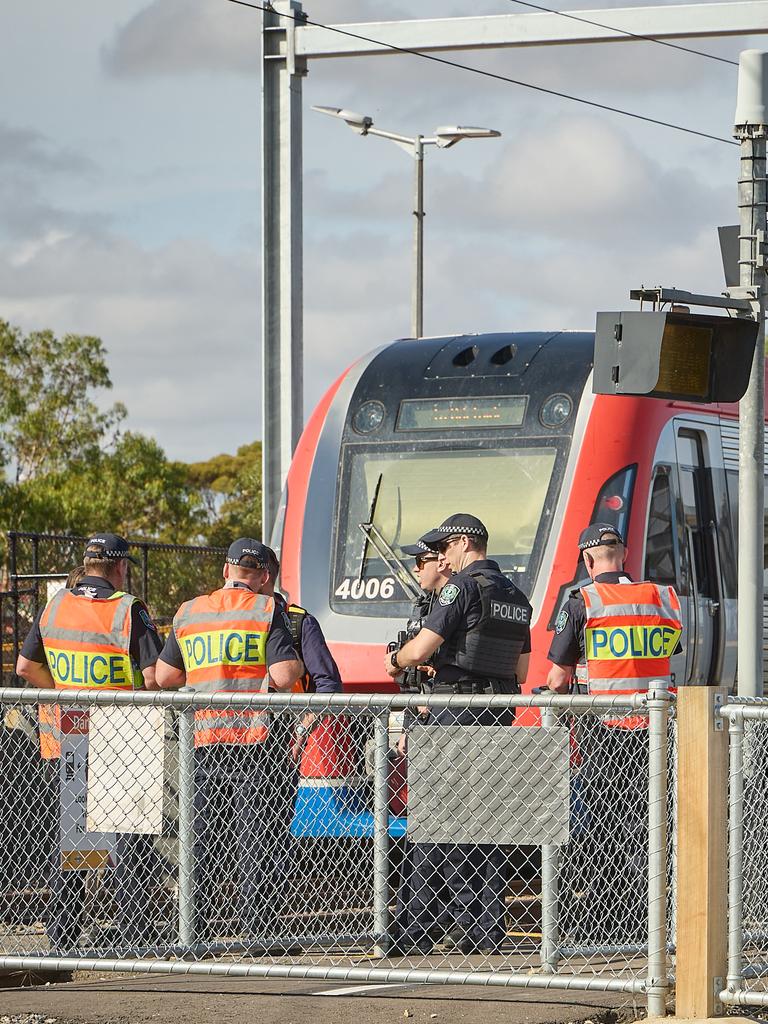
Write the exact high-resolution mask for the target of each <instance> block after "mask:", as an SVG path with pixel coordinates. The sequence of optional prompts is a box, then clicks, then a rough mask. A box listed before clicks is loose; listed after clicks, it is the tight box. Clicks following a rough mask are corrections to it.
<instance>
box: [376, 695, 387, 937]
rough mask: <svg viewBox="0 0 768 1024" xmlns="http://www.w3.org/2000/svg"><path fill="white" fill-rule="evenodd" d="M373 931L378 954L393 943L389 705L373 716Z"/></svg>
mask: <svg viewBox="0 0 768 1024" xmlns="http://www.w3.org/2000/svg"><path fill="white" fill-rule="evenodd" d="M373 743H374V747H373V933H374V936H375V950H374V951H375V955H376V956H379V957H383V956H386V954H387V947H388V945H389V709H388V708H383V709H379V710H377V712H376V714H375V715H374V719H373Z"/></svg>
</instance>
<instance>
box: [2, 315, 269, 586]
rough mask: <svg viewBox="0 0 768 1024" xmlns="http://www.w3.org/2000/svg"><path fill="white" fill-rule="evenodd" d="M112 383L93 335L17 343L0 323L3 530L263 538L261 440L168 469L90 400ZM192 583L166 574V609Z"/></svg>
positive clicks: (116, 414)
mask: <svg viewBox="0 0 768 1024" xmlns="http://www.w3.org/2000/svg"><path fill="white" fill-rule="evenodd" d="M111 386H112V382H111V379H110V375H109V370H108V367H107V362H106V350H105V348H104V345H103V344H102V342H101V341H100V340H99V339H98V338H93V337H85V336H80V335H73V334H68V335H65V336H64V337H63V338H60V339H59V338H57V337H55V335H54V334H53V333H52V332H51V331H36V332H32V333H30V334H27V335H23V334H22V332H21V331H20V330H19V329H18V328H17V327H13V326H11V325H10V324H8V323H6V322H5V321H3V320H0V524H1V526H2V528H3V529H11V530H17V531H23V532H34V533H56V534H62V533H66V534H69V533H71V534H77V535H87V534H89V533H91V532H92V531H93V530H94V529H109V530H114V531H116V532H118V533H121V534H123V535H124V536H126V537H129V538H132V539H139V538H144V539H148V540H149V539H151V540H156V541H163V542H165V543H171V544H210V545H213V546H217V547H218V546H221V547H226V546H227V545H228V544H229V543H230V541H231V540H232V539H233V538H234V537H238V536H244V535H245V536H256V537H258V536H260V535H261V442H259V441H256V442H254V443H252V444H248V445H243V446H242V447H241V448H239V449H238V451H237V454H236V455H227V454H221V455H216V456H214V457H213V458H211V459H207V460H205V461H203V462H195V463H192V464H190V465H187V464H185V463H182V462H174V461H172V460H170V459H168V458H167V457H166V455H165V453H164V451H163V449H162V448H161V447H160V445H159V444H158V443H157V442H156V441H155V440H153V439H152V438H149V437H146V436H144V435H142V434H137V433H131V432H127V433H125V434H120V433H119V432H118V427H119V424H120V422H121V421H122V420H123V419H124V417H125V415H126V410H125V408H124V407H123V406H122V405H121V404H119V403H116V404H114V405H112V406H110V408H108V409H107V410H106V411H102V409H101V408H100V407H99V405H98V404H97V402H96V401H95V399H94V393H96V394H97V393H98V392H99V391H101V390H103V389H109V388H111ZM3 469H5V470H6V475H7V474H10V479H6V475H4V474H3ZM173 561H174V560H173V559H171V560H170V562H169V566H170V564H171V562H173ZM176 562H178V559H176ZM197 575H198V570H197V569H196V568H195V567H194V566H192V565H190V566H189V572H188V573H186V574H185V573H183V572H182V573H181V574H180V573H179V568H178V565H177V567H176V568H175V569H174V570H173V573H170V568H169V575H168V580H167V582H168V586H167V592H168V595H169V601H171V603H172V602H173V601H175V600H176V597H177V595H178V594H179V593H181V592H184V596H185V597H188V596H190V593H189V592H188V591H189V587H190V586H192V585H193V582H194V581H195V580H196V579H197Z"/></svg>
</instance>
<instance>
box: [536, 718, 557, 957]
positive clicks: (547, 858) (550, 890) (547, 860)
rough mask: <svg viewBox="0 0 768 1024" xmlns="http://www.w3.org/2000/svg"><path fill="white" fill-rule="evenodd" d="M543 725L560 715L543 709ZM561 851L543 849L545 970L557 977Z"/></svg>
mask: <svg viewBox="0 0 768 1024" xmlns="http://www.w3.org/2000/svg"><path fill="white" fill-rule="evenodd" d="M541 724H542V726H543V727H544V728H554V727H555V726H556V725H557V713H556V712H555V711H554V710H553V709H552V708H543V709H542V712H541ZM559 856H560V848H559V847H558V846H554V845H553V844H551V843H545V844H543V845H542V847H541V949H540V958H541V970H542V973H543V974H555V973H556V972H557V965H558V962H559V960H560V949H559V928H558V910H559V905H558V868H559Z"/></svg>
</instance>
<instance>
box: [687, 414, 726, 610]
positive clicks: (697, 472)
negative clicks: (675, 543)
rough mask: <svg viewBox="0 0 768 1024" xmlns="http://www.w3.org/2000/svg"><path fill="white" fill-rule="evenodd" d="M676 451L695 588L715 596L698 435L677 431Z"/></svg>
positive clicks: (709, 517) (708, 510)
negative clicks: (694, 574) (694, 575)
mask: <svg viewBox="0 0 768 1024" xmlns="http://www.w3.org/2000/svg"><path fill="white" fill-rule="evenodd" d="M677 452H678V458H679V460H680V492H681V497H682V501H683V508H684V514H685V527H686V531H687V532H688V536H689V538H690V547H691V557H692V559H693V568H694V570H695V573H696V590H697V592H698V595H699V596H700V597H708V598H716V597H717V596H718V594H719V586H718V581H717V578H716V566H715V564H714V558H713V557H712V552H711V543H709V542H708V533H709V524H710V523H711V522H713V520H714V516H713V512H712V497H711V487H710V486H709V480H708V478H707V474H706V470H705V468H704V453H703V451H702V445H701V438H700V437H699V435H698V434H697V433H694V432H693V431H686V430H681V431H680V433H679V434H678V438H677Z"/></svg>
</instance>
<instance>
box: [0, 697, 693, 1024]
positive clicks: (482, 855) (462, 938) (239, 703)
mask: <svg viewBox="0 0 768 1024" xmlns="http://www.w3.org/2000/svg"><path fill="white" fill-rule="evenodd" d="M40 705H46V706H49V707H50V706H53V708H54V709H55V713H56V716H57V724H58V729H59V736H60V739H61V756H60V757H59V758H58V759H57V760H55V761H50V760H49V761H47V762H41V761H40V759H39V757H38V756H37V752H36V747H35V746H34V719H35V717H36V715H37V709H38V706H40ZM420 708H421V709H424V708H426V709H427V710H428V714H426V715H425V714H423V713H420V712H419V709H420ZM0 710H2V711H4V712H5V713H6V715H7V714H8V713H9V712H11V711H13V712H14V713H15V714H17V715H19V716H22V717H24V719H25V720H26V721H27V722H28V723H30V725H31V726H32V728H31V729H30V730H29V731H28V732H27V733H24V734H23V735H24V737H25V740H26V744H27V748H26V750H25V757H24V758H21V757H20V755H19V754H18V752H16V753H14V754H13V756H11V754H10V753H9V752H8V751H7V750H6V749H4V748H3V747H2V746H0V779H4V780H6V782H5V783H3V785H4V787H5V791H4V792H2V793H0V805H5V806H0V820H2V821H6V822H7V823H8V824H7V828H6V835H5V836H3V845H8V844H10V846H9V852H10V853H13V850H12V849H11V848H10V847H11V846H12V844H13V842H16V844H17V846H23V847H25V848H26V849H27V852H28V853H29V852H30V851H33V852H34V853H35V856H27V858H26V859H24V858H21V860H17V861H16V862H15V863H16V868H15V869H14V871H12V872H10V874H9V875H8V877H5V878H2V877H1V876H0V881H1V882H2V884H0V968H3V969H4V968H15V969H35V970H39V969H44V968H47V969H54V970H57V969H58V970H72V969H81V970H82V969H98V970H107V971H126V970H128V971H148V972H150V973H158V972H160V973H174V972H183V973H195V974H216V975H231V976H259V977H288V978H314V979H333V980H341V981H344V980H349V981H383V982H386V981H398V982H408V983H416V982H424V983H429V984H483V985H504V986H511V987H519V988H541V989H572V990H595V991H598V990H599V991H612V992H624V993H626V994H627V996H628V997H630V998H634V997H636V996H643V997H644V998H645V1000H646V1001H647V1002H648V1006H649V1011H650V1012H652V1013H659V1012H663V1010H664V1007H665V999H666V993H667V988H668V975H669V970H668V964H667V956H668V952H667V948H668V938H667V936H668V932H669V930H670V928H671V922H672V916H673V909H672V903H671V901H670V900H669V898H668V892H669V891H670V890H672V891H673V890H674V886H673V885H671V884H670V883H671V874H670V866H669V865H670V863H671V862H672V858H670V857H669V856H668V853H669V851H668V847H669V842H670V829H669V819H670V802H669V794H668V773H669V771H670V768H671V766H673V764H674V759H673V758H671V757H670V755H669V750H670V749H671V748H670V736H671V735H672V734H671V733H670V731H669V729H668V719H670V718H672V717H673V716H670V697H669V695H668V694H666V693H665V692H658V693H653V694H651V695H650V699H648V700H645V699H643V698H640V697H627V696H622V697H616V698H611V697H603V698H590V697H585V696H565V695H541V696H525V697H524V696H511V695H495V696H469V695H465V696H458V695H456V696H453V695H419V696H416V697H412V696H406V695H385V694H375V695H348V694H336V695H317V694H314V695H303V694H285V695H281V694H269V695H267V694H229V695H225V694H216V695H201V694H197V693H194V692H191V691H186V690H185V691H180V692H178V693H173V692H155V691H152V692H143V691H141V692H136V693H126V692H120V691H103V692H92V691H83V690H81V691H73V692H68V691H46V690H39V691H35V690H31V689H16V688H5V689H0ZM265 715H266V717H265ZM403 715H404V716H405V718H406V723H407V725H408V731H407V743H408V751H407V761H406V762H405V763H404V762H403V758H402V757H401V756H400V755H399V754H398V753H397V750H396V745H397V743H398V741H399V739H400V731H401V725H402V722H401V719H402V717H403ZM513 719H516V721H515V727H514V728H509V726H510V725H511V724H512V722H513ZM298 722H302V723H308V724H310V725H311V731H310V733H309V737H308V738H307V739H306V740H305V741H303V740H302V738H301V737H300V736H299V734H298V733H297V732H296V728H295V727H296V725H297V723H298ZM212 723H213V724H212ZM630 724H631V725H632V726H633V727H632V728H629V727H628V726H629V725H630ZM235 726H237V727H238V728H243V727H245V728H249V729H251V730H252V732H251V733H250V734H249V735H251V736H254V737H255V736H258V737H259V740H260V741H259V742H258V743H252V744H244V745H240V746H235V747H231V746H229V747H228V746H226V745H225V744H205V743H203V742H201V740H202V739H203V738H204V737H205V736H206V735H210V730H211V728H213V729H222V728H229V727H235ZM205 729H207V730H209V732H208V734H206V732H205V731H204V730H205ZM302 743H303V745H302ZM7 759H8V760H7ZM3 761H5V762H6V763H5V764H3ZM20 771H21V772H22V774H26V775H31V774H33V773H36V775H37V776H38V777H39V778H38V783H37V784H38V788H39V790H40V791H41V793H42V798H41V804H42V806H43V807H45V809H46V814H45V815H44V816H43V819H44V820H42V821H39V822H38V823H37V824H36V825H34V826H33V825H31V824H30V820H31V819H30V815H29V809H28V808H26V809H25V808H19V807H18V806H16V804H15V803H14V800H13V786H14V781H15V782H16V783H17V782H18V774H19V772H20ZM14 775H15V776H16V778H15V779H14ZM2 860H3V862H4V863H14V862H13V860H12V859H11V860H10V861H9V859H8V858H7V857H5V856H4V857H3V858H2Z"/></svg>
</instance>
